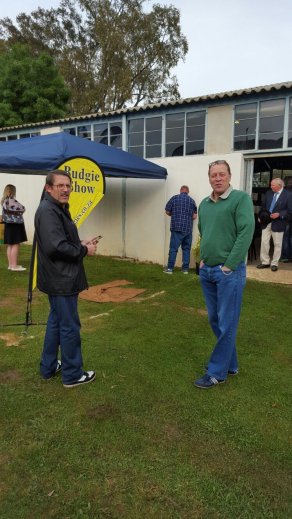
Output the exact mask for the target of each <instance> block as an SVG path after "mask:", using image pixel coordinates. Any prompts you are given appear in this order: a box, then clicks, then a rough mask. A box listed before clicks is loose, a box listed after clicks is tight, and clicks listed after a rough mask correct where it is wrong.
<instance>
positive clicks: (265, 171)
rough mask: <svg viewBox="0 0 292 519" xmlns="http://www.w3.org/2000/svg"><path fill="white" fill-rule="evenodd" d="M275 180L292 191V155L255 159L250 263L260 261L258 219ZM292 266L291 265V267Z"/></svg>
mask: <svg viewBox="0 0 292 519" xmlns="http://www.w3.org/2000/svg"><path fill="white" fill-rule="evenodd" d="M273 178H282V180H283V181H284V183H285V187H286V189H289V190H291V191H292V155H291V156H279V157H269V156H268V157H260V158H255V159H254V167H253V175H252V200H253V205H254V213H255V226H256V228H255V234H254V239H253V243H252V245H251V248H250V251H249V262H250V263H252V262H254V263H255V262H258V263H259V260H260V244H261V227H260V224H259V222H258V219H257V215H258V213H259V210H260V207H261V205H262V203H263V200H264V196H265V194H266V192H267V191H268V190H269V189H270V183H271V180H272V179H273ZM291 265H292V264H291V263H290V266H291ZM290 268H292V267H290Z"/></svg>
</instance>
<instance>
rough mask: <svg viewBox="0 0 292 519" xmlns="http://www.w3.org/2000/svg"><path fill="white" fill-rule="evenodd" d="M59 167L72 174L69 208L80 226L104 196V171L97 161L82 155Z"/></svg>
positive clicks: (75, 221)
mask: <svg viewBox="0 0 292 519" xmlns="http://www.w3.org/2000/svg"><path fill="white" fill-rule="evenodd" d="M58 169H63V170H64V171H67V172H68V173H69V174H70V176H71V179H72V192H71V195H70V199H69V209H70V213H71V216H72V219H73V221H74V223H75V224H76V225H77V227H80V225H82V223H83V222H84V220H86V218H87V217H88V216H89V215H90V213H91V211H92V209H94V207H95V206H96V205H97V204H98V203H99V202H100V201H101V199H102V198H103V196H104V192H105V180H104V176H103V172H102V171H101V169H100V167H99V166H98V165H97V164H96V163H95V162H93V161H92V160H89V159H85V158H82V157H76V158H74V159H69V160H66V161H65V162H63V163H62V164H60V165H59V167H58Z"/></svg>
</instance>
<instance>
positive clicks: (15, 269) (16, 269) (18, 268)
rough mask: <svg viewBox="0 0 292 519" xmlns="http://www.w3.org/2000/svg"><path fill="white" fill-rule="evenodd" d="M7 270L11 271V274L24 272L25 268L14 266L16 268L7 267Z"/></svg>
mask: <svg viewBox="0 0 292 519" xmlns="http://www.w3.org/2000/svg"><path fill="white" fill-rule="evenodd" d="M8 269H9V270H13V272H22V271H23V270H26V268H25V267H23V266H22V265H16V267H8Z"/></svg>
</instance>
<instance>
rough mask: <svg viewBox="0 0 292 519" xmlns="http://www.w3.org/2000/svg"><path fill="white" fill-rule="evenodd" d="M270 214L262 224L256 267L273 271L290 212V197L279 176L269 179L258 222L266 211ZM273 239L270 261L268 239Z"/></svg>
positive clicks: (275, 269)
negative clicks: (258, 258) (267, 220)
mask: <svg viewBox="0 0 292 519" xmlns="http://www.w3.org/2000/svg"><path fill="white" fill-rule="evenodd" d="M267 212H268V213H269V215H270V223H267V225H263V230H262V240H261V252H260V259H261V263H260V264H259V265H257V268H258V269H264V268H269V267H271V270H272V271H273V272H276V271H277V270H278V263H279V259H280V256H281V249H282V241H283V235H284V231H285V228H286V224H287V219H288V218H289V215H290V214H292V198H291V195H290V193H289V192H288V191H287V190H286V189H284V182H283V180H282V179H281V178H274V179H273V180H272V181H271V190H269V191H268V192H267V194H266V196H265V200H264V202H263V204H262V206H261V209H260V212H259V222H260V223H264V222H262V218H263V216H266V213H267ZM271 238H272V239H273V243H274V252H273V258H272V261H271V262H270V254H269V252H270V240H271Z"/></svg>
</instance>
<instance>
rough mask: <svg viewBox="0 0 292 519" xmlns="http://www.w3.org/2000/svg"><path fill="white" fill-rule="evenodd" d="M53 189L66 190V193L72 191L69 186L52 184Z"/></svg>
mask: <svg viewBox="0 0 292 519" xmlns="http://www.w3.org/2000/svg"><path fill="white" fill-rule="evenodd" d="M53 187H56V188H57V189H58V190H59V189H60V190H62V189H64V190H65V189H67V190H68V191H72V186H71V184H53Z"/></svg>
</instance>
